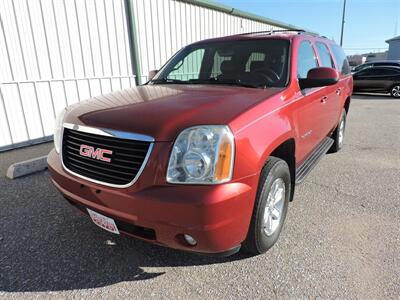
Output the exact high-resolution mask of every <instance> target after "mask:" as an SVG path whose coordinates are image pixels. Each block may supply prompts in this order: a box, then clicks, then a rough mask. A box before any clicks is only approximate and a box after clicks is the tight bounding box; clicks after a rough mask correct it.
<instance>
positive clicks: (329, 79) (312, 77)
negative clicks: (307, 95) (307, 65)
mask: <svg viewBox="0 0 400 300" xmlns="http://www.w3.org/2000/svg"><path fill="white" fill-rule="evenodd" d="M338 81H339V73H338V71H336V70H335V69H332V68H326V67H319V68H313V69H311V70H310V71H308V74H307V78H300V79H299V85H300V88H301V89H302V90H303V89H308V88H315V87H322V86H328V85H334V84H336V83H337V82H338Z"/></svg>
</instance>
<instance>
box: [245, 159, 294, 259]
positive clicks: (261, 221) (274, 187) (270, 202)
mask: <svg viewBox="0 0 400 300" xmlns="http://www.w3.org/2000/svg"><path fill="white" fill-rule="evenodd" d="M290 190H291V181H290V171H289V166H288V165H287V163H286V162H285V161H284V160H281V159H279V158H276V157H270V158H269V160H268V162H267V164H266V165H265V166H264V168H263V170H262V172H261V175H260V182H259V186H258V191H257V197H256V201H255V204H254V211H253V216H252V220H251V224H250V229H249V232H248V234H247V238H246V240H245V241H244V242H243V248H244V250H245V251H247V252H249V253H251V254H255V255H256V254H261V253H265V252H266V251H267V250H268V249H269V248H271V247H272V246H273V245H274V244H275V243H276V241H277V240H278V237H279V234H280V232H281V230H282V226H283V223H284V221H285V218H286V212H287V208H288V204H289V200H290Z"/></svg>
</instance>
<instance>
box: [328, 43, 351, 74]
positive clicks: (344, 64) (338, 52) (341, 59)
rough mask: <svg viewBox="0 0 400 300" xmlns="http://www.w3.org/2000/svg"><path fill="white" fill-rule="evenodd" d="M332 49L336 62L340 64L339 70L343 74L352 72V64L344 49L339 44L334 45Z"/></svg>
mask: <svg viewBox="0 0 400 300" xmlns="http://www.w3.org/2000/svg"><path fill="white" fill-rule="evenodd" d="M331 49H332V53H333V56H334V57H335V60H336V63H337V65H338V68H339V71H340V72H341V73H342V74H343V75H346V74H350V72H351V70H350V65H349V62H348V60H347V57H346V54H345V53H344V51H343V49H342V48H340V47H339V46H338V45H332V46H331Z"/></svg>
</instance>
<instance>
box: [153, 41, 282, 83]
mask: <svg viewBox="0 0 400 300" xmlns="http://www.w3.org/2000/svg"><path fill="white" fill-rule="evenodd" d="M288 53H289V41H287V40H282V39H265V40H243V41H229V42H226V41H225V42H210V43H201V44H198V45H191V46H188V47H186V48H184V49H183V50H181V51H180V52H178V53H177V54H176V55H175V56H174V57H173V58H172V59H171V60H170V61H169V62H168V63H167V64H166V65H165V66H164V67H163V68H162V69H161V70H160V72H159V73H158V74H157V76H156V77H155V78H154V79H153V80H151V81H150V84H226V85H238V86H245V87H252V88H266V87H283V86H285V85H286V83H287V81H288V56H289V55H288Z"/></svg>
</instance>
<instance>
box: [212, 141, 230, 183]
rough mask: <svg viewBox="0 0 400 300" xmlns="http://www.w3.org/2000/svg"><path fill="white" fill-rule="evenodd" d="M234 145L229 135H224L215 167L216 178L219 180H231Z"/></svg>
mask: <svg viewBox="0 0 400 300" xmlns="http://www.w3.org/2000/svg"><path fill="white" fill-rule="evenodd" d="M232 148H233V145H232V142H231V140H230V139H229V138H228V136H226V135H225V136H223V137H222V140H221V144H220V147H219V154H218V161H217V165H216V167H215V173H214V180H215V181H217V182H221V181H225V180H227V179H228V180H229V178H230V176H231V170H232V163H233V157H232V154H233V149H232Z"/></svg>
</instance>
